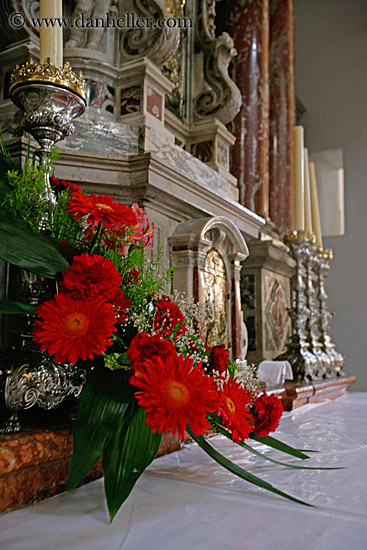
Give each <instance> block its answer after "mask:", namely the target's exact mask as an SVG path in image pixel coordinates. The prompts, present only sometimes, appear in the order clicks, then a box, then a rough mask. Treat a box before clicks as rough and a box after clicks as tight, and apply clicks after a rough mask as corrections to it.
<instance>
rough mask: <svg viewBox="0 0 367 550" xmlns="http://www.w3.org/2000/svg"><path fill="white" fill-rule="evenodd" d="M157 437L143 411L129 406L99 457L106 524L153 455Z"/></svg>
mask: <svg viewBox="0 0 367 550" xmlns="http://www.w3.org/2000/svg"><path fill="white" fill-rule="evenodd" d="M160 443H161V435H160V434H158V433H153V432H152V430H151V428H150V426H148V425H147V424H146V422H145V414H144V409H143V408H142V407H140V406H139V405H138V404H137V403H136V402H134V403H132V404H131V407H130V409H129V412H128V414H127V415H126V417H125V419H124V423H123V424H122V425H121V426H120V428H119V430H118V431H117V432H116V434H115V437H114V438H113V440H112V441H111V443H110V445H109V446H108V447H107V449H106V451H105V452H104V454H103V458H102V466H103V471H104V483H105V492H106V499H107V506H108V511H109V514H110V521H112V520H113V518H114V517H115V515H116V514H117V512H118V510H119V509H120V507H121V505H122V504H123V503H124V501H125V500H126V499H127V497H128V496H129V494H130V493H131V491H132V489H133V487H134V485H135V483H136V482H137V480H138V479H139V477H140V476H141V474H142V473H143V472H144V470H145V468H147V466H149V464H150V463H151V462H152V460H153V459H154V458H155V456H156V455H157V452H158V449H159V446H160Z"/></svg>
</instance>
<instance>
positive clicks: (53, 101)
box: [9, 57, 87, 202]
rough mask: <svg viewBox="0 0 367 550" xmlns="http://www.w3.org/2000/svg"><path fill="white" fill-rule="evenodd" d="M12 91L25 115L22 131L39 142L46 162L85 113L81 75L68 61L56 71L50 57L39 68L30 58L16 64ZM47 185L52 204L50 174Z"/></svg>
mask: <svg viewBox="0 0 367 550" xmlns="http://www.w3.org/2000/svg"><path fill="white" fill-rule="evenodd" d="M9 92H10V97H11V100H12V101H13V103H15V105H17V107H19V108H20V109H22V111H23V112H24V114H23V119H22V121H21V124H20V126H21V129H22V130H25V131H26V132H28V133H29V134H31V136H33V137H34V139H35V140H36V141H37V142H38V143H39V145H40V149H39V151H38V155H39V157H40V161H41V163H44V162H46V159H47V158H48V156H49V154H50V150H51V147H53V146H54V145H55V144H56V143H57V142H59V141H61V140H63V139H64V138H65V137H66V136H70V135H71V134H72V133H73V132H74V129H75V128H74V125H73V124H72V120H73V119H74V118H76V117H78V116H80V115H82V114H83V113H84V111H85V107H86V97H87V86H86V82H85V80H84V77H83V75H82V73H80V74H79V76H77V75H76V74H75V73H74V72H73V71H72V69H71V66H70V64H69V63H68V62H67V63H65V65H64V67H62V68H56V67H55V65H53V64H52V63H51V61H50V58H49V57H48V58H47V59H46V60H45V61H44V63H42V64H40V65H37V64H36V63H35V62H34V61H32V60H31V59H30V60H28V61H27V62H26V63H25V64H24V65H22V66H21V67H19V65H16V67H15V69H14V71H13V73H12V75H11V77H10V88H9ZM45 185H46V189H47V194H48V196H49V199H50V200H51V202H52V193H51V190H50V184H49V177H48V175H47V176H46V182H45Z"/></svg>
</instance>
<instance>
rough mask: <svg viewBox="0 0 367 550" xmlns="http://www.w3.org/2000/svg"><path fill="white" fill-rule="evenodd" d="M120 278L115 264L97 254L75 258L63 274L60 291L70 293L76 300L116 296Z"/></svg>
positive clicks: (106, 299)
mask: <svg viewBox="0 0 367 550" xmlns="http://www.w3.org/2000/svg"><path fill="white" fill-rule="evenodd" d="M121 281H122V277H121V275H120V273H119V272H118V271H117V269H116V267H115V264H114V263H113V262H112V261H111V260H108V259H107V258H103V257H102V256H99V255H98V254H94V255H93V256H89V254H88V253H87V254H82V255H81V256H75V257H74V259H73V263H72V265H71V266H70V267H69V268H68V269H67V270H66V271H64V273H63V276H62V281H61V283H60V290H61V291H62V292H63V293H64V292H68V293H71V294H72V296H73V298H75V299H77V300H82V299H88V298H99V297H101V298H103V301H109V300H110V299H111V298H113V297H114V296H116V293H117V289H118V287H119V286H120V284H121Z"/></svg>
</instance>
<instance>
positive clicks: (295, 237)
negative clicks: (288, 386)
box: [276, 231, 318, 382]
mask: <svg viewBox="0 0 367 550" xmlns="http://www.w3.org/2000/svg"><path fill="white" fill-rule="evenodd" d="M312 240H313V237H312V236H311V235H309V234H308V233H305V232H303V231H302V232H301V231H293V232H292V233H291V234H290V235H287V236H286V238H285V242H286V244H287V245H288V246H289V253H290V255H291V256H292V258H293V259H294V260H295V261H296V272H295V275H294V276H293V277H292V280H291V288H292V298H293V299H292V303H293V306H292V307H290V308H288V313H289V316H290V318H291V322H292V335H291V339H290V341H289V342H288V343H287V344H286V346H287V350H286V351H285V352H284V353H282V354H281V355H279V356H278V357H276V361H289V363H290V364H291V366H292V370H293V377H294V379H295V380H296V381H298V382H301V381H306V380H315V379H317V378H318V361H317V358H316V357H315V355H314V354H313V353H311V351H310V349H309V348H310V344H309V341H308V332H307V320H308V317H309V315H310V311H309V309H308V307H307V297H306V285H305V282H304V281H305V278H306V268H305V265H306V258H307V254H308V249H309V247H310V246H311V244H312Z"/></svg>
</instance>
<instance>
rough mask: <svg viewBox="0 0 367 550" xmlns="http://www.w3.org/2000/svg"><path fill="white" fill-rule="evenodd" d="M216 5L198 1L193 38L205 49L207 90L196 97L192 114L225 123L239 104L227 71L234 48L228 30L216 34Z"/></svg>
mask: <svg viewBox="0 0 367 550" xmlns="http://www.w3.org/2000/svg"><path fill="white" fill-rule="evenodd" d="M215 4H216V2H215V0H199V1H198V16H197V23H196V41H197V43H198V45H199V47H200V48H201V49H202V50H203V51H204V58H205V61H204V76H205V80H206V83H207V84H208V86H209V89H208V90H205V91H203V92H201V93H200V94H198V95H197V96H196V98H195V100H194V115H195V118H196V119H199V120H202V119H208V118H210V117H216V118H217V119H219V120H220V121H221V122H223V124H228V123H229V122H231V121H232V120H233V119H234V117H235V116H236V114H237V113H238V111H239V110H240V107H241V92H240V90H239V89H238V87H237V86H236V84H235V83H234V81H233V80H232V79H231V78H230V76H229V74H228V67H229V64H230V62H231V60H232V58H233V57H234V56H235V55H237V51H236V49H235V48H234V43H233V40H232V38H231V37H230V36H229V34H228V33H222V34H221V35H220V36H218V37H216V36H215Z"/></svg>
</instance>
